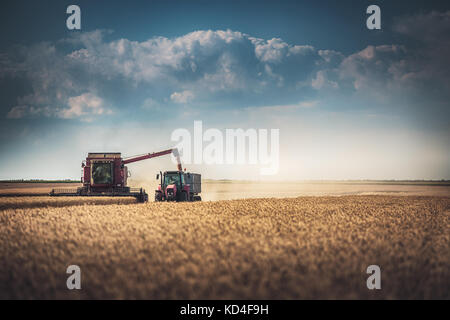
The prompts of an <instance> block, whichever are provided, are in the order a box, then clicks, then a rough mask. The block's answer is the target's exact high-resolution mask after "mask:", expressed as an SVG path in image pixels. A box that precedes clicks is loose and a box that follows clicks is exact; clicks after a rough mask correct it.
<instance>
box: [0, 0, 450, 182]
mask: <svg viewBox="0 0 450 320" xmlns="http://www.w3.org/2000/svg"><path fill="white" fill-rule="evenodd" d="M69 4H78V5H79V6H80V8H81V15H82V22H81V24H82V30H81V31H70V30H68V29H67V28H66V25H65V20H66V18H67V14H66V13H65V11H66V8H67V6H68V5H69ZM370 4H377V5H379V6H380V8H381V16H382V29H381V30H368V29H367V28H366V19H367V17H368V15H367V14H366V13H365V11H366V8H367V6H368V5H370ZM449 7H450V5H449V4H448V2H446V1H414V2H413V1H377V2H373V1H339V2H338V1H276V2H275V1H245V2H244V1H127V2H125V1H117V2H113V1H77V2H68V1H67V2H66V1H39V2H33V3H29V2H25V1H14V2H13V1H10V2H9V3H8V4H6V5H5V9H4V10H2V12H1V13H0V23H1V26H0V27H1V31H0V32H1V35H2V37H1V39H2V41H1V42H0V97H1V98H0V99H1V103H0V126H1V127H0V148H1V153H0V161H1V163H2V165H1V166H0V178H1V179H9V178H66V177H67V178H78V175H79V163H80V162H81V160H83V157H85V155H86V153H87V152H89V151H101V150H106V151H121V152H123V153H124V154H128V155H131V154H139V153H143V152H149V151H157V150H158V149H160V148H163V147H167V146H170V145H172V144H173V143H172V142H171V141H170V133H171V132H172V131H173V130H175V129H176V128H180V127H183V128H188V129H191V128H192V126H193V122H194V120H202V121H203V123H204V126H205V127H214V128H219V129H225V128H243V129H247V128H267V129H270V128H279V129H280V163H281V169H280V174H279V175H278V176H277V178H278V179H444V178H445V179H449V178H450V152H449V148H448V146H449V136H450V135H449V134H450V129H449V122H448V119H449V115H450V114H449V113H450V112H449V102H448V101H449V98H450V97H449V95H450V94H449V92H450V90H449V89H450V71H449V64H448V62H449V61H448V60H449V58H448V57H449V56H450V38H449V37H448V34H449V32H450V11H449V10H450V8H449ZM165 162H167V161H165ZM165 162H164V160H162V159H161V160H157V161H152V162H151V163H150V162H149V163H147V164H137V165H136V170H137V172H138V174H139V175H145V174H146V172H148V171H152V172H153V171H154V170H159V166H162V167H164V166H165V165H166V164H165ZM192 169H196V170H198V171H201V172H202V173H204V176H205V177H207V178H241V179H259V178H260V177H259V176H258V175H257V174H256V172H257V171H258V170H257V168H253V167H246V166H244V167H236V166H200V167H195V166H194V167H193V168H192Z"/></svg>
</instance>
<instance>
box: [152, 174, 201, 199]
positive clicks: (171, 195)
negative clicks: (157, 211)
mask: <svg viewBox="0 0 450 320" xmlns="http://www.w3.org/2000/svg"><path fill="white" fill-rule="evenodd" d="M156 179H157V180H158V179H160V184H159V186H158V189H157V190H155V201H181V202H183V201H201V200H202V198H201V197H200V195H199V194H200V193H201V192H202V178H201V175H200V174H198V173H191V172H183V171H181V170H180V171H166V172H164V173H161V172H160V173H159V174H157V175H156Z"/></svg>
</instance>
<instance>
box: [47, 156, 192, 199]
mask: <svg viewBox="0 0 450 320" xmlns="http://www.w3.org/2000/svg"><path fill="white" fill-rule="evenodd" d="M171 153H173V155H174V156H175V157H176V159H177V163H178V165H177V169H178V171H174V172H178V173H179V174H184V172H183V169H182V167H181V161H180V156H179V153H178V150H177V149H176V148H174V149H167V150H164V151H160V152H154V153H148V154H145V155H141V156H137V157H132V158H127V159H123V158H122V156H121V153H120V152H111V153H88V156H87V158H86V161H83V163H82V164H81V167H82V168H83V174H82V177H81V181H82V183H83V186H82V187H79V188H77V189H53V190H52V191H51V192H50V195H51V196H64V197H67V196H77V197H79V196H87V197H102V196H103V197H135V198H136V199H137V200H138V202H146V201H148V194H147V193H146V192H145V190H144V189H142V188H130V187H127V178H128V177H129V175H128V169H127V167H126V166H125V165H126V164H129V163H133V162H137V161H142V160H146V159H151V158H156V157H160V156H164V155H168V154H171ZM185 187H188V186H185ZM183 199H184V198H183ZM188 200H189V199H188Z"/></svg>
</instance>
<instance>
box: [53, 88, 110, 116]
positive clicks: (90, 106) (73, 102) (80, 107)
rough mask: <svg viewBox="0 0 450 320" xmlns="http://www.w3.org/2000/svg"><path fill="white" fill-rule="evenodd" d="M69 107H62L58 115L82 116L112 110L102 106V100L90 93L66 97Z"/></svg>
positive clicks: (107, 112) (96, 114)
mask: <svg viewBox="0 0 450 320" xmlns="http://www.w3.org/2000/svg"><path fill="white" fill-rule="evenodd" d="M67 104H68V105H69V108H67V109H62V110H60V111H59V112H58V114H57V115H58V116H59V117H61V118H64V119H73V118H84V119H90V117H91V116H98V115H104V114H111V113H112V111H111V110H109V109H107V108H105V107H104V103H103V100H102V99H101V98H99V97H97V96H96V95H94V94H92V93H83V94H82V95H80V96H76V97H70V98H69V99H68V103H67Z"/></svg>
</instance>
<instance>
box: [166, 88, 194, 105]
mask: <svg viewBox="0 0 450 320" xmlns="http://www.w3.org/2000/svg"><path fill="white" fill-rule="evenodd" d="M193 98H194V94H193V93H192V92H191V91H189V90H185V91H182V92H174V93H172V94H171V95H170V100H172V101H173V102H176V103H188V102H189V101H191V100H192V99H193Z"/></svg>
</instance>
